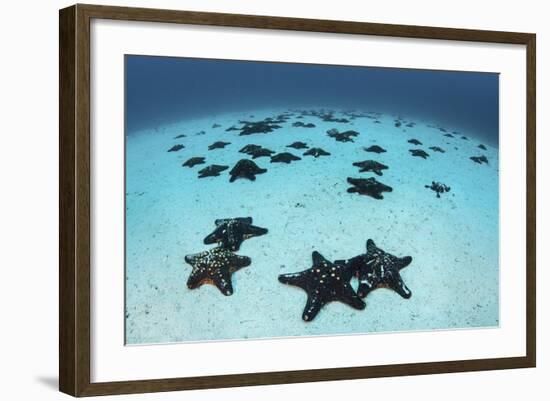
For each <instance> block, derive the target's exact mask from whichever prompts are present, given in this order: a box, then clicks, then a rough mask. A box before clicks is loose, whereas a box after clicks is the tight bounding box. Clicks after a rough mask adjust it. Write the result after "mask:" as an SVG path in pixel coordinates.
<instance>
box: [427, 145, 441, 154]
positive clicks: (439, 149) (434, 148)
mask: <svg viewBox="0 0 550 401" xmlns="http://www.w3.org/2000/svg"><path fill="white" fill-rule="evenodd" d="M428 149H431V150H433V151H434V152H439V153H445V151H444V150H443V149H441V148H440V147H439V146H430V147H429V148H428Z"/></svg>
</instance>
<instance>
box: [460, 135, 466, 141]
mask: <svg viewBox="0 0 550 401" xmlns="http://www.w3.org/2000/svg"><path fill="white" fill-rule="evenodd" d="M460 138H462V139H464V140H465V141H467V140H468V137H467V136H464V135H463V136H461V137H460Z"/></svg>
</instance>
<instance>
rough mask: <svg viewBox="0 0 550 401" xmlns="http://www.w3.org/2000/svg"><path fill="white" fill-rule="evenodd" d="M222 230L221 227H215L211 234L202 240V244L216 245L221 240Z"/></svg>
mask: <svg viewBox="0 0 550 401" xmlns="http://www.w3.org/2000/svg"><path fill="white" fill-rule="evenodd" d="M222 230H223V227H221V226H218V227H216V229H215V230H214V231H213V232H212V233H211V234H209V235H208V236H206V237H205V238H204V244H205V245H209V244H216V243H218V242H220V241H221V240H222V238H223V236H222Z"/></svg>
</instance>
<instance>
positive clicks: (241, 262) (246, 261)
mask: <svg viewBox="0 0 550 401" xmlns="http://www.w3.org/2000/svg"><path fill="white" fill-rule="evenodd" d="M251 263H252V260H251V259H250V258H249V257H248V256H241V255H235V254H233V255H232V256H231V267H232V268H233V269H234V270H238V269H240V268H242V267H246V266H250V264H251Z"/></svg>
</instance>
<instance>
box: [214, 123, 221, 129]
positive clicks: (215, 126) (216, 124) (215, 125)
mask: <svg viewBox="0 0 550 401" xmlns="http://www.w3.org/2000/svg"><path fill="white" fill-rule="evenodd" d="M220 127H221V125H220V124H218V123H214V124H213V125H212V128H220Z"/></svg>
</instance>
